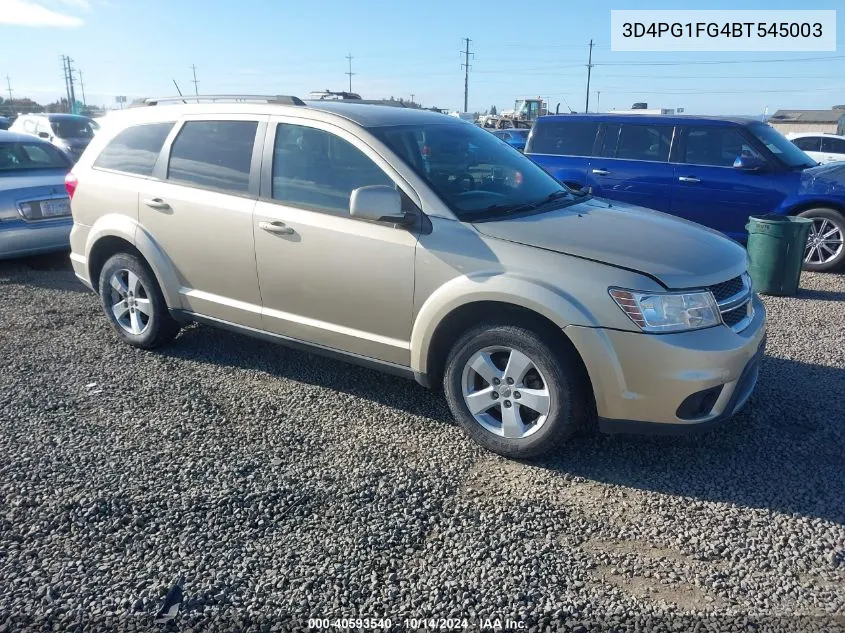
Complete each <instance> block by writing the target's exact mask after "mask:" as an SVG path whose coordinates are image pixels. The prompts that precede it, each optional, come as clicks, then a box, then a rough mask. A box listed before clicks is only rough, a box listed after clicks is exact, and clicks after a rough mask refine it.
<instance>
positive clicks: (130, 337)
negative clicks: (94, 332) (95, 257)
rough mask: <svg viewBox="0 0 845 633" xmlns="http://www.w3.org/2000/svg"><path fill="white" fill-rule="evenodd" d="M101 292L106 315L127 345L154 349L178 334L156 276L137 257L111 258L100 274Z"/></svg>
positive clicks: (101, 301) (124, 255) (176, 325)
mask: <svg viewBox="0 0 845 633" xmlns="http://www.w3.org/2000/svg"><path fill="white" fill-rule="evenodd" d="M99 289H100V304H101V305H102V306H103V311H104V312H105V313H106V317H107V318H108V320H109V323H111V325H112V327H113V328H114V330H115V331H116V332H117V335H118V336H119V337H120V338H121V339H122V340H123V341H124V342H126V343H129V344H130V345H133V346H135V347H140V348H143V349H152V348H154V347H158V346H160V345H163V344H165V343H168V342H170V341H172V340H173V339H174V338H175V337H176V335H177V334H178V333H179V329H180V326H179V323H178V322H176V321H175V320H174V319H173V317H171V316H170V312H169V311H168V309H167V304H166V303H165V301H164V296H163V295H162V294H161V289H160V288H159V286H158V283H157V282H156V279H155V276H154V275H153V273H152V271H151V270H150V268H149V266H147V264H146V262H144V261H143V260H142V259H140V258H139V257H137V256H136V255H132V254H130V253H118V254H117V255H113V256H112V257H111V258H109V260H108V261H107V262H106V263H105V265H104V266H103V269H102V271H100V284H99Z"/></svg>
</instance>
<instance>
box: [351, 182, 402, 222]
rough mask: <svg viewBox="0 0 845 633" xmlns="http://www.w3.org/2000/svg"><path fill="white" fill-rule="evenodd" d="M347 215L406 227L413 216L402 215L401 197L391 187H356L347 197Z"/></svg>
mask: <svg viewBox="0 0 845 633" xmlns="http://www.w3.org/2000/svg"><path fill="white" fill-rule="evenodd" d="M349 215H351V216H352V217H353V218H360V219H362V220H371V221H374V222H390V223H392V224H401V225H403V226H404V225H407V224H410V223H411V222H412V221H413V218H414V216H413V215H411V214H404V213H402V196H400V195H399V192H398V191H396V189H394V188H393V187H388V186H386V185H368V186H366V187H358V188H357V189H354V190H353V191H352V195H350V196H349Z"/></svg>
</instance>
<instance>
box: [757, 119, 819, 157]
mask: <svg viewBox="0 0 845 633" xmlns="http://www.w3.org/2000/svg"><path fill="white" fill-rule="evenodd" d="M749 130H750V131H751V133H752V134H753V135H754V136H756V137H757V139H758V140H759V141H760V142H761V143H763V145H765V146H766V147H767V148H768V149H769V151H770V152H772V153H773V154H774V155H775V156H777V158H778V159H779V160H780V161H781V162H782V163H784V164H785V165H787V166H789V167H815V166H816V165H818V162H817V161H814V160H813V159H812V158H810V157H809V156H807V155H806V154H805V153H804V152H803V151H802V150H800V149H799V148H798V147H796V146H795V145H794V144H793V143H792V142H791V141H788V140H787V139H786V137H785V136H783V135H782V134H781V133H780V132H778V131H777V130H776V129H775V128H773V127H772V126H770V125H766V124H765V123H760V124H757V125H752V126H750V127H749Z"/></svg>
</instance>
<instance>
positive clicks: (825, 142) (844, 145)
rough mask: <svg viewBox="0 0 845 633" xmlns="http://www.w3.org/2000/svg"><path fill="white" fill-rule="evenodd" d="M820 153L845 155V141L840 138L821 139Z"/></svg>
mask: <svg viewBox="0 0 845 633" xmlns="http://www.w3.org/2000/svg"><path fill="white" fill-rule="evenodd" d="M822 151H823V152H827V153H829V154H845V140H843V139H841V138H827V137H825V138H823V139H822Z"/></svg>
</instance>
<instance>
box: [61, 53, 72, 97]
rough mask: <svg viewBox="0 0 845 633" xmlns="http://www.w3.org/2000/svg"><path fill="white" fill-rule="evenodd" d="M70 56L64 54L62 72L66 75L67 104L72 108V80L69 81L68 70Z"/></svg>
mask: <svg viewBox="0 0 845 633" xmlns="http://www.w3.org/2000/svg"><path fill="white" fill-rule="evenodd" d="M67 62H68V57H67V55H62V73H63V74H64V76H65V95H66V97H67V105H68V108H70V82H69V81H68V72H67V66H68V64H67Z"/></svg>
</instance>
